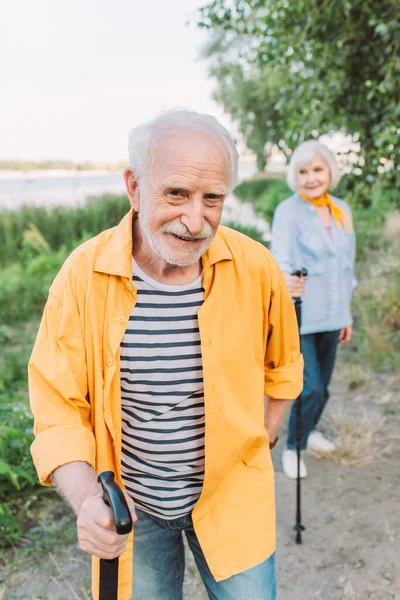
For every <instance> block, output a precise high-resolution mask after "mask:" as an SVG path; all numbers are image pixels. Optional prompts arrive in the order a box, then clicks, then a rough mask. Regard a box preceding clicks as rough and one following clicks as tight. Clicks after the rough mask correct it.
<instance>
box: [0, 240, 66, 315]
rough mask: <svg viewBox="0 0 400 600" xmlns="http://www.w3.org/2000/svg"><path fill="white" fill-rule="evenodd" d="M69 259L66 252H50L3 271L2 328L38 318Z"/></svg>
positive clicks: (0, 288)
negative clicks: (53, 284)
mask: <svg viewBox="0 0 400 600" xmlns="http://www.w3.org/2000/svg"><path fill="white" fill-rule="evenodd" d="M67 255H68V253H67V251H66V250H65V248H61V250H59V251H58V252H49V251H47V252H45V253H43V254H41V255H38V256H35V257H34V258H32V259H31V260H30V261H29V262H26V264H25V265H23V264H18V263H15V264H13V265H10V266H8V267H6V268H5V269H3V270H2V271H0V324H7V323H13V322H14V323H15V322H18V321H27V320H30V319H32V318H37V317H38V315H39V314H40V313H41V312H42V310H43V306H44V304H45V302H46V298H47V295H48V291H49V287H50V285H51V283H52V281H53V279H54V277H55V276H56V274H57V272H58V271H59V270H60V268H61V266H62V264H63V263H64V261H65V259H66V258H67Z"/></svg>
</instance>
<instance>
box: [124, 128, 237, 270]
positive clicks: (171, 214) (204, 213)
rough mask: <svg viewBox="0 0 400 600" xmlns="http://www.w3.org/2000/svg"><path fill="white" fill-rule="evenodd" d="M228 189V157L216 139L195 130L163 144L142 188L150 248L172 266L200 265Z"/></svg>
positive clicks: (141, 214) (142, 210)
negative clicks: (198, 263)
mask: <svg viewBox="0 0 400 600" xmlns="http://www.w3.org/2000/svg"><path fill="white" fill-rule="evenodd" d="M227 187H228V156H227V153H226V151H225V150H224V148H223V146H222V145H221V143H220V142H219V140H218V139H217V138H214V137H213V136H210V135H207V134H205V133H201V132H193V131H192V132H182V133H179V134H177V135H175V136H174V137H173V138H168V139H166V140H164V141H161V142H160V144H159V146H158V147H157V148H156V151H155V154H154V162H153V167H152V171H151V174H150V177H149V181H148V182H144V184H143V183H142V184H141V186H140V190H139V206H138V210H139V225H140V229H141V232H142V234H143V237H144V240H145V242H147V245H148V247H149V248H148V250H149V251H151V252H152V253H153V254H154V255H155V256H157V257H158V259H161V260H162V261H163V262H164V263H167V264H170V265H176V266H180V267H186V266H189V265H193V264H195V263H197V262H198V261H199V260H200V258H201V256H202V255H203V254H204V252H205V251H206V250H207V248H208V247H209V245H210V244H211V242H212V240H213V238H214V236H215V233H216V231H217V228H218V225H219V223H220V220H221V215H222V208H223V203H224V199H225V196H226V194H227ZM135 208H136V207H135Z"/></svg>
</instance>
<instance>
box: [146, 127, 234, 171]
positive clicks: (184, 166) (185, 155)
mask: <svg viewBox="0 0 400 600" xmlns="http://www.w3.org/2000/svg"><path fill="white" fill-rule="evenodd" d="M176 170H183V171H185V170H192V171H193V172H195V171H196V172H199V173H200V172H201V173H203V174H204V175H207V174H208V175H210V176H213V175H218V176H219V177H225V178H226V180H228V176H229V156H228V152H227V150H226V148H225V147H224V145H223V143H222V142H221V140H220V139H219V138H218V137H217V136H216V135H215V134H213V133H211V132H210V133H209V132H204V131H199V130H183V131H180V132H178V133H175V134H173V135H169V136H168V135H165V136H163V137H162V138H160V139H159V140H158V141H157V144H156V146H155V148H154V153H153V160H152V168H151V174H152V176H155V177H157V175H159V174H160V173H161V172H162V174H163V175H164V176H165V175H166V174H167V173H168V172H169V171H171V172H174V171H176Z"/></svg>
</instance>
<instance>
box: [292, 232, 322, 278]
mask: <svg viewBox="0 0 400 600" xmlns="http://www.w3.org/2000/svg"><path fill="white" fill-rule="evenodd" d="M298 247H299V256H298V257H295V261H294V264H297V265H298V266H299V267H304V268H305V269H307V273H308V275H322V274H323V273H324V272H325V265H324V258H323V257H324V247H323V244H322V240H321V238H320V236H319V235H318V234H317V233H311V234H310V233H309V234H307V233H302V234H300V235H299V236H298ZM300 263H301V264H300Z"/></svg>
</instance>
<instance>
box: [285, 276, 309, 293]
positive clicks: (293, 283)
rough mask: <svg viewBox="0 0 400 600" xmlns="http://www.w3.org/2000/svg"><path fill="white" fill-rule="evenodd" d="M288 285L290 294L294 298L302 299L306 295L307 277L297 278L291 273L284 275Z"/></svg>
mask: <svg viewBox="0 0 400 600" xmlns="http://www.w3.org/2000/svg"><path fill="white" fill-rule="evenodd" d="M283 276H284V278H285V281H286V284H287V286H288V290H289V294H290V295H291V297H292V298H301V296H302V295H303V294H304V284H305V281H306V279H307V277H297V276H295V275H291V274H290V273H283Z"/></svg>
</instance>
